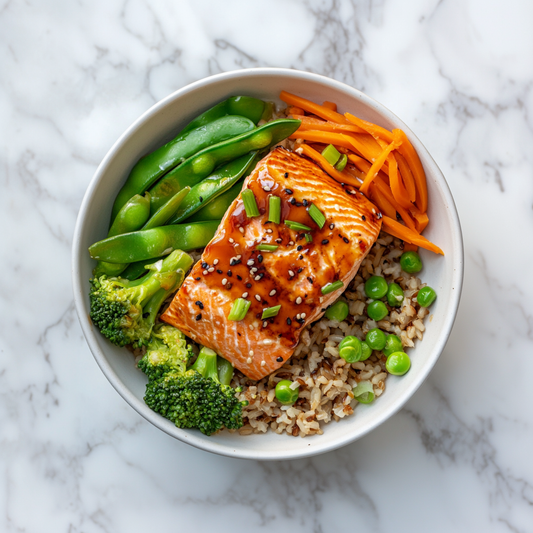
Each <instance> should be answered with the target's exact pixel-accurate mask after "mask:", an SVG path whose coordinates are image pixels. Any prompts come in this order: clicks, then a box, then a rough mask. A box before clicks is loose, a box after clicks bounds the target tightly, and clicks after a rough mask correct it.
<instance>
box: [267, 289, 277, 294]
mask: <svg viewBox="0 0 533 533" xmlns="http://www.w3.org/2000/svg"><path fill="white" fill-rule="evenodd" d="M274 294H276V289H272V290H271V291H270V292H269V293H268V295H269V296H274Z"/></svg>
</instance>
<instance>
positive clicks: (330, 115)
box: [279, 91, 350, 124]
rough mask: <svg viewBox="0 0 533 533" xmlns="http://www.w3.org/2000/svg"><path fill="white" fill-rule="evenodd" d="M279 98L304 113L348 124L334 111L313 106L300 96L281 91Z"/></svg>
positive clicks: (313, 104) (346, 120)
mask: <svg viewBox="0 0 533 533" xmlns="http://www.w3.org/2000/svg"><path fill="white" fill-rule="evenodd" d="M279 97H280V99H281V100H283V101H284V102H285V103H287V104H289V105H293V106H296V107H300V108H301V109H303V110H304V111H307V112H308V113H312V114H313V115H318V116H319V117H321V118H323V119H325V120H331V121H333V122H338V123H339V124H349V123H350V122H349V121H348V119H346V118H344V116H343V115H341V114H340V113H337V112H336V111H332V110H331V109H328V108H327V107H324V106H322V105H319V104H315V103H314V102H311V101H310V100H306V99H305V98H302V97H301V96H296V95H295V94H291V93H288V92H287V91H281V93H280V95H279Z"/></svg>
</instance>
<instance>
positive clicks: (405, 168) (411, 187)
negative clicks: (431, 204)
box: [394, 150, 416, 202]
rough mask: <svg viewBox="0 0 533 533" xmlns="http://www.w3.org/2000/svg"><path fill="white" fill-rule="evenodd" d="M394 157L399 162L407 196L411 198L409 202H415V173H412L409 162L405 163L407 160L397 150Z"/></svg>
mask: <svg viewBox="0 0 533 533" xmlns="http://www.w3.org/2000/svg"><path fill="white" fill-rule="evenodd" d="M394 157H395V158H396V161H397V162H398V168H399V169H400V174H401V176H402V181H403V184H404V186H405V190H406V191H407V194H408V196H409V201H410V202H414V201H415V200H416V187H415V180H414V178H413V173H412V172H411V169H410V168H409V165H408V164H407V161H405V158H404V157H403V155H402V154H400V152H398V151H397V150H396V151H395V152H394Z"/></svg>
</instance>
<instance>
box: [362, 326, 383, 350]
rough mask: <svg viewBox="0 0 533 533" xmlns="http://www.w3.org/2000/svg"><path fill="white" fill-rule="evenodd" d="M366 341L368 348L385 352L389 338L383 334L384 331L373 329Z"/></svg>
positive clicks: (367, 335)
mask: <svg viewBox="0 0 533 533" xmlns="http://www.w3.org/2000/svg"><path fill="white" fill-rule="evenodd" d="M365 341H366V343H367V344H368V346H369V347H370V348H372V350H383V348H385V344H386V342H387V338H386V337H385V333H383V331H381V330H380V329H378V328H373V329H371V330H370V331H369V332H368V333H367V334H366V338H365Z"/></svg>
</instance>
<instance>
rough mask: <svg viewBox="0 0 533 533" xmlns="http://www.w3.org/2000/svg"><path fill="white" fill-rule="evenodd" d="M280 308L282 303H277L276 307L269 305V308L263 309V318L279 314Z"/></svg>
mask: <svg viewBox="0 0 533 533" xmlns="http://www.w3.org/2000/svg"><path fill="white" fill-rule="evenodd" d="M280 309H281V305H275V306H274V307H268V308H267V309H263V314H262V315H261V320H265V318H273V317H275V316H277V314H278V313H279V310H280Z"/></svg>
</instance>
